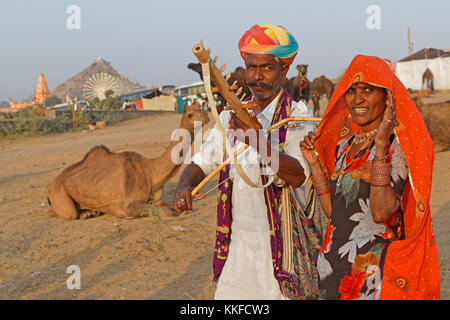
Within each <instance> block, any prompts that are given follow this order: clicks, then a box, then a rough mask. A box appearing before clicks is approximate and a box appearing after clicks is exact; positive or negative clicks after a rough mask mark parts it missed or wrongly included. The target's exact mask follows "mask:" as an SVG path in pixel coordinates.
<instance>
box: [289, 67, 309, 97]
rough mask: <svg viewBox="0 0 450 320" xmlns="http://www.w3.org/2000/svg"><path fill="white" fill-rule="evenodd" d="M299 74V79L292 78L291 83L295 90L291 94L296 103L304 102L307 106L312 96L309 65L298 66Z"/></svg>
mask: <svg viewBox="0 0 450 320" xmlns="http://www.w3.org/2000/svg"><path fill="white" fill-rule="evenodd" d="M297 70H298V74H297V77H295V78H291V80H290V81H291V83H292V86H293V88H294V91H293V93H292V94H291V96H292V99H293V100H294V101H297V102H298V101H300V100H303V101H304V102H305V104H307V103H308V101H309V94H310V92H309V91H310V82H309V80H308V78H307V74H308V65H307V64H298V65H297Z"/></svg>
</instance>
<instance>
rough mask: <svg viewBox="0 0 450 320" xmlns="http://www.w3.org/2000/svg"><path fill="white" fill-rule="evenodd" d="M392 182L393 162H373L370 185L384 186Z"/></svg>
mask: <svg viewBox="0 0 450 320" xmlns="http://www.w3.org/2000/svg"><path fill="white" fill-rule="evenodd" d="M390 183H391V164H390V163H381V162H375V163H372V168H371V172H370V185H371V186H374V187H384V186H388V185H390Z"/></svg>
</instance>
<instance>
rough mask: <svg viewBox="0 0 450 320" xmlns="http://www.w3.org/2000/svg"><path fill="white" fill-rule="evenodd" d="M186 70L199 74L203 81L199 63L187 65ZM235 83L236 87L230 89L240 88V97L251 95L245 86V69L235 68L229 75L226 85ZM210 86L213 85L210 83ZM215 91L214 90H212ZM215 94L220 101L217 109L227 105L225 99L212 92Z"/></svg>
mask: <svg viewBox="0 0 450 320" xmlns="http://www.w3.org/2000/svg"><path fill="white" fill-rule="evenodd" d="M187 67H188V69H190V70H192V71H195V72H196V73H198V74H199V76H200V80H202V81H203V74H202V65H201V64H200V63H189V64H188V66H187ZM235 81H236V86H235V87H233V88H231V89H233V90H237V89H238V88H242V93H241V96H242V95H243V94H244V93H245V96H246V97H248V96H250V95H251V92H250V89H249V88H248V86H247V85H246V84H245V69H244V68H242V67H237V68H236V69H235V70H234V71H233V72H232V73H231V75H230V78H229V79H228V81H227V82H228V84H229V85H230V86H231V85H232V84H233V83H234V82H235ZM212 85H215V84H214V83H212ZM214 91H215V90H214ZM214 93H215V94H217V97H218V98H219V100H220V105H218V106H217V107H218V108H221V109H222V108H223V107H224V106H226V105H227V102H226V100H225V98H224V97H223V96H222V95H221V94H220V92H214Z"/></svg>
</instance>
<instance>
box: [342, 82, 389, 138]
mask: <svg viewBox="0 0 450 320" xmlns="http://www.w3.org/2000/svg"><path fill="white" fill-rule="evenodd" d="M344 101H345V103H346V104H347V107H348V110H349V112H350V114H351V116H352V120H353V121H354V122H355V123H356V124H357V125H358V126H359V127H360V128H361V129H362V128H365V129H367V130H364V131H368V130H372V129H375V128H377V127H378V125H379V123H380V122H381V120H382V119H383V114H384V110H385V108H386V91H385V90H384V89H382V88H379V87H376V86H372V85H370V84H368V83H364V82H357V83H355V84H353V85H352V86H351V87H350V88H349V89H348V90H347V92H345V94H344Z"/></svg>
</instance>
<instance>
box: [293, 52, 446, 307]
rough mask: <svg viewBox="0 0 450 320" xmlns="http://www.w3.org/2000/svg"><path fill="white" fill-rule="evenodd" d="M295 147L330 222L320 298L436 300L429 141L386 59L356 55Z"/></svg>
mask: <svg viewBox="0 0 450 320" xmlns="http://www.w3.org/2000/svg"><path fill="white" fill-rule="evenodd" d="M300 149H301V151H302V153H303V156H304V158H305V160H306V161H307V162H308V164H309V166H310V167H311V171H312V178H311V179H312V181H313V184H314V187H315V190H316V192H317V195H318V196H319V199H320V202H321V204H322V207H323V209H324V211H325V213H326V214H327V215H328V217H329V218H330V221H329V224H328V227H327V231H326V234H325V238H324V241H323V244H322V248H321V252H320V255H319V259H318V264H317V267H318V271H319V288H320V290H321V293H322V294H323V295H324V297H325V298H326V299H439V269H438V263H437V252H436V243H435V239H434V234H433V231H432V226H431V217H430V209H429V198H430V190H431V176H432V170H433V162H434V152H433V144H432V141H431V138H430V135H429V133H428V131H427V129H426V127H425V124H424V122H423V119H422V117H421V116H420V114H419V112H418V110H417V108H416V106H415V105H414V102H413V101H412V100H411V99H410V97H409V95H408V93H407V91H406V89H405V88H404V87H403V85H402V84H401V82H400V80H398V78H397V77H396V76H395V75H394V73H393V72H392V71H391V69H390V68H389V66H388V65H387V64H386V62H385V61H383V60H382V59H380V58H377V57H369V56H362V55H358V56H356V57H355V58H354V59H353V61H352V62H351V64H350V66H349V67H348V69H347V71H346V72H345V74H344V76H343V77H342V79H341V81H340V82H339V84H338V86H337V87H336V90H335V92H334V94H333V96H332V98H331V100H330V103H329V104H328V107H327V110H326V111H325V115H324V118H323V120H322V122H321V124H320V126H319V128H318V130H317V132H316V134H314V133H312V132H310V133H309V135H308V136H306V137H305V139H304V140H303V141H302V142H300Z"/></svg>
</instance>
